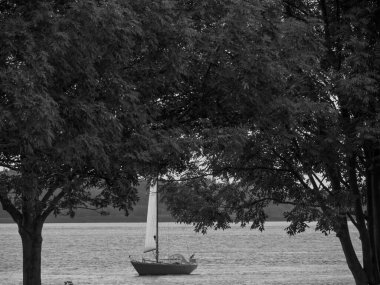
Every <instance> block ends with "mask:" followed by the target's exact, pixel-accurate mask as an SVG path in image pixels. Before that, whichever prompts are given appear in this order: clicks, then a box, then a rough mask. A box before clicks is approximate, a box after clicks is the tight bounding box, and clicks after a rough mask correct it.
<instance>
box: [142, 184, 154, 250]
mask: <svg viewBox="0 0 380 285" xmlns="http://www.w3.org/2000/svg"><path fill="white" fill-rule="evenodd" d="M156 236H157V182H154V184H151V185H150V189H149V202H148V215H147V218H146V233H145V247H144V252H148V251H152V250H155V249H156V240H155V238H156Z"/></svg>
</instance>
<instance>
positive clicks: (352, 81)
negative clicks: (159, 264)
mask: <svg viewBox="0 0 380 285" xmlns="http://www.w3.org/2000/svg"><path fill="white" fill-rule="evenodd" d="M218 3H219V4H220V5H224V7H225V9H220V10H219V14H217V16H215V14H213V13H210V15H213V16H214V17H207V16H204V17H201V19H202V21H204V22H202V21H201V20H199V18H196V17H195V16H194V17H193V18H192V19H193V21H194V29H195V30H196V31H197V33H198V36H199V38H201V39H205V38H207V39H209V40H208V41H207V40H204V41H202V42H201V43H203V46H197V47H196V48H195V51H192V52H193V54H194V55H196V56H195V57H194V58H193V61H192V62H193V64H194V65H198V66H199V68H198V70H200V72H199V73H195V74H194V75H193V76H191V77H189V78H188V79H187V80H188V81H189V82H192V83H194V82H195V84H193V85H191V89H190V88H189V89H190V90H191V91H189V90H186V91H188V92H183V93H181V95H182V97H181V96H177V97H176V98H179V101H180V102H182V103H183V105H186V106H191V108H187V109H185V111H182V109H179V110H178V109H176V108H175V106H172V108H173V110H176V111H177V113H179V115H178V117H177V120H178V121H181V122H182V123H184V124H187V130H188V133H189V138H191V139H193V140H194V138H196V139H198V145H199V146H200V149H199V151H198V152H197V154H196V155H194V156H198V157H201V160H200V161H201V162H200V163H201V164H202V169H197V170H195V171H189V172H187V173H186V174H185V177H184V179H185V180H186V179H187V180H186V181H185V182H182V183H173V184H169V185H167V186H166V196H165V200H166V202H167V203H168V207H169V209H170V210H171V211H172V213H173V215H174V216H175V217H176V218H177V219H178V220H179V221H181V222H185V223H194V224H195V227H196V230H202V231H206V229H207V228H209V227H215V228H225V227H228V224H229V223H231V222H240V223H241V224H242V225H245V224H247V223H252V225H251V227H252V228H259V229H263V228H264V221H265V213H264V211H263V209H264V208H265V206H266V205H268V203H270V202H272V203H276V204H277V203H287V204H291V205H293V206H294V207H293V209H292V210H291V211H289V212H287V213H285V217H286V218H287V219H288V221H290V222H291V223H290V226H289V227H288V228H287V231H288V233H289V234H291V235H292V234H296V233H299V232H302V231H304V230H305V228H306V227H307V222H309V221H315V220H316V221H317V230H320V231H322V232H324V233H325V234H329V233H330V232H331V231H332V232H335V233H336V234H337V237H338V238H339V240H340V243H341V245H342V249H343V252H344V254H345V257H346V260H347V264H348V266H349V268H350V270H351V272H352V274H353V277H354V279H355V282H356V284H378V283H379V281H380V279H379V275H380V271H379V268H380V264H379V256H380V254H379V245H378V242H379V241H380V236H379V230H380V225H379V224H378V223H379V218H380V216H379V212H378V211H379V210H378V206H377V205H379V204H380V200H379V195H378V193H379V179H380V168H379V166H378V164H379V162H378V159H379V155H378V154H379V135H378V134H379V131H378V130H379V120H378V114H379V98H378V96H379V76H378V74H379V73H378V71H379V55H380V54H379V48H378V47H379V42H380V40H379V30H380V29H379V20H378V19H379V17H378V15H379V11H380V5H379V4H380V3H379V2H378V1H324V0H320V1H283V2H282V5H281V6H280V7H279V6H278V5H276V4H274V3H269V4H268V3H266V4H262V3H260V2H259V1H240V2H239V5H238V4H237V2H234V3H230V2H228V1H225V2H221V1H218ZM221 3H223V4H221ZM234 4H236V6H235V5H234ZM193 5H196V4H194V3H193ZM213 11H215V10H213ZM205 14H206V13H205ZM199 22H201V23H203V24H202V25H200V27H199V26H197V25H196V24H198V23H199ZM205 46H213V47H215V49H214V51H213V52H210V50H211V49H209V50H208V51H209V52H208V53H207V51H206V52H205V50H204V47H205ZM200 55H202V56H200ZM201 72H203V74H200V73H201ZM174 113H175V111H173V113H172V114H174ZM202 175H203V176H206V175H213V176H215V177H218V179H216V180H214V181H210V180H208V179H207V178H197V177H199V176H202ZM189 201H193V202H189ZM347 220H350V221H351V222H352V223H353V225H354V226H355V227H356V228H357V230H358V232H359V234H360V239H361V243H362V252H363V261H362V263H361V262H360V261H359V259H358V257H357V255H356V253H355V251H354V248H353V246H352V242H351V239H350V234H349V230H348V224H347Z"/></svg>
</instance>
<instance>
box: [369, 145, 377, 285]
mask: <svg viewBox="0 0 380 285" xmlns="http://www.w3.org/2000/svg"><path fill="white" fill-rule="evenodd" d="M379 148H380V147H379V146H376V148H375V151H374V157H373V161H372V165H371V169H370V171H371V172H372V173H371V181H370V187H369V189H368V216H369V218H368V225H369V232H370V238H371V242H372V247H373V248H372V250H373V262H374V266H375V270H376V273H377V274H376V275H377V276H376V277H377V281H379V275H380V274H379V273H380V207H379V205H380V149H379Z"/></svg>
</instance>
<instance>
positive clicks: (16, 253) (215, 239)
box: [0, 222, 359, 285]
mask: <svg viewBox="0 0 380 285" xmlns="http://www.w3.org/2000/svg"><path fill="white" fill-rule="evenodd" d="M285 227H286V223H283V222H269V223H267V224H266V230H265V231H264V232H262V233H260V232H258V231H252V230H249V229H248V228H244V229H242V228H240V227H238V226H234V227H233V228H232V229H229V230H225V231H210V232H209V233H208V234H207V235H202V234H197V233H194V232H193V230H192V228H191V227H189V226H184V225H178V224H174V223H163V224H162V225H161V226H160V245H161V249H160V251H161V253H162V254H163V255H167V254H173V253H182V254H183V255H185V256H189V255H190V254H192V253H194V252H195V254H196V257H197V259H198V263H199V266H198V269H197V270H196V271H194V273H193V274H191V275H185V276H156V277H149V276H148V277H139V276H138V275H137V273H136V272H135V271H134V269H133V267H132V266H131V264H130V263H129V258H128V256H129V255H133V256H140V255H141V254H140V253H141V252H142V249H143V243H144V231H145V225H144V224H139V223H138V224H136V223H135V224H133V223H125V224H123V223H108V224H46V225H45V226H44V231H43V238H44V242H43V253H42V259H43V260H42V280H43V284H46V285H55V284H57V285H58V284H59V285H63V284H64V282H65V281H72V282H73V283H74V285H82V284H97V285H98V284H102V285H103V284H104V285H122V284H123V285H124V284H132V285H133V284H135V285H140V284H218V285H224V284H260V285H261V284H289V285H290V284H292V285H294V284H303V285H305V284H324V285H326V284H331V285H332V284H334V285H338V284H342V285H343V284H344V285H347V284H348V285H349V284H354V281H353V279H352V277H351V274H350V272H349V270H348V267H347V265H346V263H345V259H344V256H343V253H342V250H341V247H340V244H339V241H338V239H337V238H336V237H335V236H334V235H331V236H327V237H326V236H324V235H323V234H321V233H319V232H315V231H314V229H313V225H311V229H309V230H308V231H307V232H306V233H303V234H300V235H298V236H295V237H289V236H287V235H286V233H285V232H284V231H283V229H284V228H285ZM353 241H354V242H355V247H356V248H359V242H358V234H357V233H353ZM0 248H1V250H0V276H1V280H0V284H4V285H5V284H7V285H13V284H15V285H16V284H17V285H18V284H22V268H21V265H22V259H21V258H22V256H21V240H20V238H19V236H18V233H17V227H16V226H15V225H9V224H0Z"/></svg>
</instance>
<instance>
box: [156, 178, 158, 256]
mask: <svg viewBox="0 0 380 285" xmlns="http://www.w3.org/2000/svg"><path fill="white" fill-rule="evenodd" d="M156 192H157V194H156V196H157V198H156V217H157V218H156V262H157V263H158V179H157V181H156Z"/></svg>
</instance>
